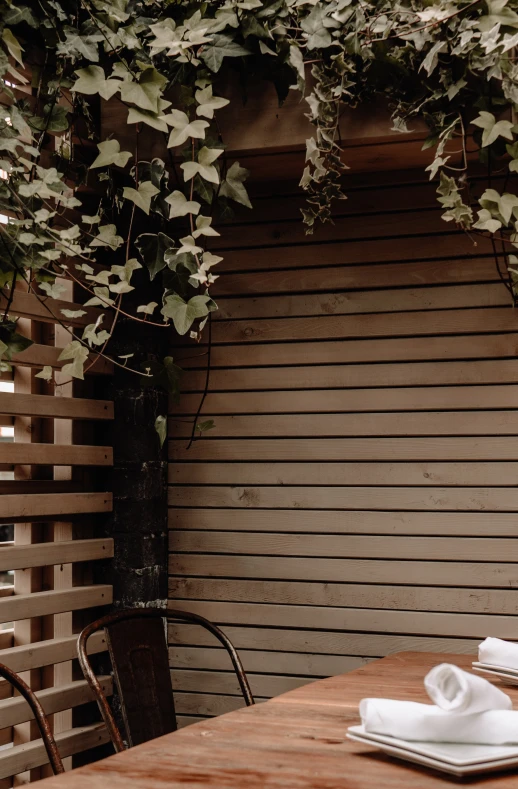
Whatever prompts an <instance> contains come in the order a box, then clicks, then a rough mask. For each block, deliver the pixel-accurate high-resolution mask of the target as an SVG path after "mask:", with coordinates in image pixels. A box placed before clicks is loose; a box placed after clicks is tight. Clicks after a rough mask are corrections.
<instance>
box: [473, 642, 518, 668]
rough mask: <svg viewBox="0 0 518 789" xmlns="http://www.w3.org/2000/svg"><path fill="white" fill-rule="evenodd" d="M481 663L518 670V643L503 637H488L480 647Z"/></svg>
mask: <svg viewBox="0 0 518 789" xmlns="http://www.w3.org/2000/svg"><path fill="white" fill-rule="evenodd" d="M478 659H479V661H480V663H489V664H491V665H492V666H503V667H504V668H514V669H517V670H518V644H513V643H512V642H511V641H502V639H501V638H486V640H485V641H482V643H481V644H479V647H478Z"/></svg>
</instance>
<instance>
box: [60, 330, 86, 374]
mask: <svg viewBox="0 0 518 789" xmlns="http://www.w3.org/2000/svg"><path fill="white" fill-rule="evenodd" d="M89 355H90V352H89V350H88V348H85V346H84V345H82V343H80V342H79V340H72V342H69V343H68V345H66V346H65V347H64V348H63V350H62V351H61V353H60V355H59V356H58V362H61V361H63V360H64V359H72V361H71V362H69V363H68V364H64V365H63V367H62V368H61V372H62V373H65V375H71V376H72V378H79V379H80V380H81V381H83V380H84V373H83V368H84V363H85V362H86V360H87V359H88V356H89Z"/></svg>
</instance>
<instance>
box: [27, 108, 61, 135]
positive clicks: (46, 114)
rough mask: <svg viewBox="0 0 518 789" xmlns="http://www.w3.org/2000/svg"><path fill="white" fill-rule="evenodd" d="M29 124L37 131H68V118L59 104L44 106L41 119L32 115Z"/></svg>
mask: <svg viewBox="0 0 518 789" xmlns="http://www.w3.org/2000/svg"><path fill="white" fill-rule="evenodd" d="M29 124H30V125H31V126H32V128H33V129H37V130H38V131H47V132H49V133H52V132H55V133H59V132H62V131H66V130H67V129H68V126H69V123H68V117H67V111H66V109H65V107H62V106H61V104H46V105H45V107H44V108H43V118H40V117H38V116H37V115H33V116H31V117H30V118H29Z"/></svg>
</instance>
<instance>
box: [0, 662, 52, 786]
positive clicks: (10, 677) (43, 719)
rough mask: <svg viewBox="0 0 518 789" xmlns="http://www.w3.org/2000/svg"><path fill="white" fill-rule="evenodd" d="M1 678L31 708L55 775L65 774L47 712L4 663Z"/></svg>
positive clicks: (0, 668) (0, 671)
mask: <svg viewBox="0 0 518 789" xmlns="http://www.w3.org/2000/svg"><path fill="white" fill-rule="evenodd" d="M0 677H3V678H4V679H6V680H7V681H8V682H9V683H10V684H11V685H12V686H13V688H15V689H16V690H17V691H18V692H19V693H20V695H21V696H23V698H24V699H25V701H26V702H27V704H28V705H29V707H30V708H31V710H32V713H33V715H34V717H35V719H36V723H37V725H38V729H39V730H40V734H41V739H42V740H43V745H44V746H45V750H46V751H47V756H48V757H49V762H50V766H51V767H52V770H53V772H54V775H59V774H60V773H64V772H65V768H64V767H63V762H62V761H61V756H60V755H59V751H58V746H57V745H56V740H55V739H54V735H53V734H52V730H51V728H50V724H49V721H48V718H47V716H46V714H45V710H44V709H43V707H42V706H41V703H40V701H39V699H38V697H37V696H36V694H35V693H34V691H33V690H31V688H30V687H29V686H28V685H27V683H26V682H24V681H23V679H22V678H21V677H20V676H19V675H18V674H17V673H16V672H15V671H13V670H12V669H10V668H9V667H8V666H6V665H5V664H4V663H0Z"/></svg>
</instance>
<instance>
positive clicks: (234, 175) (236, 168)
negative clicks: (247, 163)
mask: <svg viewBox="0 0 518 789" xmlns="http://www.w3.org/2000/svg"><path fill="white" fill-rule="evenodd" d="M249 175H250V172H249V170H246V169H245V168H244V167H241V166H240V165H239V162H234V164H233V165H232V167H230V168H229V170H228V172H227V177H226V178H225V180H224V181H223V183H222V184H221V188H220V190H219V194H220V195H221V196H222V197H229V198H230V199H231V200H235V202H236V203H241V205H246V206H247V208H252V203H251V202H250V198H249V197H248V193H247V191H246V189H245V187H244V185H243V181H245V180H246V179H247V178H248V176H249Z"/></svg>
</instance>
